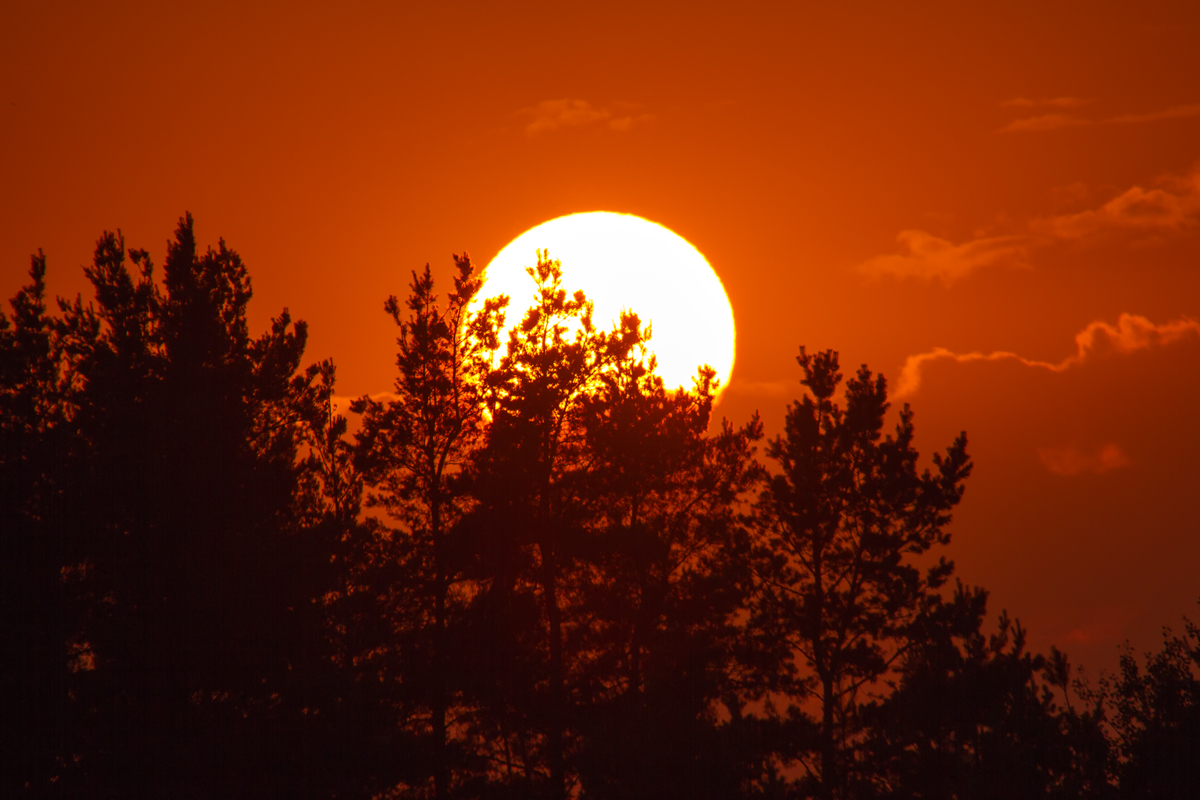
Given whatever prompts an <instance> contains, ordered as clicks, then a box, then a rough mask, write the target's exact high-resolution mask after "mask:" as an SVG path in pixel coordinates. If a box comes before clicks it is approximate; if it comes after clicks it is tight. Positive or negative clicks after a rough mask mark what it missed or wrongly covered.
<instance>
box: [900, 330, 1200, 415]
mask: <svg viewBox="0 0 1200 800" xmlns="http://www.w3.org/2000/svg"><path fill="white" fill-rule="evenodd" d="M1191 336H1198V337H1200V322H1197V321H1196V320H1194V319H1189V318H1186V317H1185V318H1181V319H1177V320H1172V321H1170V322H1164V323H1161V324H1156V323H1154V322H1151V321H1150V320H1148V319H1146V318H1145V317H1143V316H1139V315H1137V314H1122V315H1121V316H1120V317H1118V318H1117V324H1116V325H1110V324H1109V323H1107V322H1103V321H1097V322H1092V323H1090V324H1089V325H1088V326H1087V327H1085V328H1084V329H1083V330H1082V331H1080V332H1079V333H1077V334H1075V353H1074V354H1072V355H1069V356H1067V357H1066V358H1064V359H1062V360H1061V361H1057V362H1055V361H1038V360H1036V359H1030V358H1025V357H1024V356H1021V355H1019V354H1017V353H1012V352H1009V351H1006V350H997V351H993V352H991V353H981V352H971V353H955V352H954V351H952V350H947V349H946V348H944V347H935V348H933V349H932V350H930V351H928V352H925V353H918V354H916V355H912V356H909V357H908V358H907V359H905V361H904V366H903V367H902V368H901V369H900V377H899V379H898V380H897V381H896V392H895V395H894V396H895V397H896V398H903V397H909V396H911V395H913V394H915V393H916V391H917V390H918V389H919V388H920V387H921V371H922V369H923V368H924V366H925V365H926V364H928V363H929V362H931V361H955V362H957V363H960V364H966V363H970V362H973V361H1016V362H1017V363H1020V364H1024V365H1025V366H1027V367H1033V368H1035V369H1045V370H1049V371H1050V372H1065V371H1066V370H1068V369H1071V368H1072V367H1077V366H1079V365H1080V364H1083V363H1084V362H1085V361H1087V360H1088V359H1089V358H1091V357H1092V356H1094V355H1095V354H1096V353H1099V352H1106V351H1107V352H1115V353H1121V354H1128V353H1133V352H1136V351H1138V350H1143V349H1145V348H1148V347H1154V346H1161V345H1167V344H1171V343H1173V342H1177V341H1180V340H1182V339H1185V338H1188V337H1191Z"/></svg>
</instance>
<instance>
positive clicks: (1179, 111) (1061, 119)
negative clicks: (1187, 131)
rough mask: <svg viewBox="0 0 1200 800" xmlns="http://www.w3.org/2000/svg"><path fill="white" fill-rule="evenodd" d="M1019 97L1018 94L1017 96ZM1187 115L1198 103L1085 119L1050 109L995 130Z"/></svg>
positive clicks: (1196, 111)
mask: <svg viewBox="0 0 1200 800" xmlns="http://www.w3.org/2000/svg"><path fill="white" fill-rule="evenodd" d="M1017 99H1018V100H1020V99H1021V98H1017ZM1060 99H1062V100H1073V99H1074V98H1060ZM1005 105H1014V106H1017V105H1019V104H1017V103H1016V102H1015V101H1010V102H1009V103H1006V104H1005ZM1021 107H1025V108H1033V107H1035V105H1034V104H1033V103H1032V101H1029V104H1028V105H1025V106H1021ZM1053 107H1058V108H1069V107H1071V106H1068V105H1054V106H1053ZM1188 117H1200V103H1192V104H1190V105H1182V106H1173V107H1171V108H1166V109H1163V110H1161V111H1151V112H1148V113H1145V114H1121V115H1120V116H1116V117H1105V118H1101V119H1089V118H1087V117H1080V116H1076V115H1073V114H1064V113H1062V112H1051V113H1047V114H1039V115H1037V116H1034V117H1023V118H1021V119H1015V120H1013V121H1012V122H1010V123H1008V124H1007V125H1005V126H1004V127H1003V128H1001V129H1000V130H999V133H1015V132H1018V131H1053V130H1059V129H1061V128H1079V127H1084V126H1091V125H1138V124H1141V123H1144V122H1158V121H1160V120H1166V119H1186V118H1188Z"/></svg>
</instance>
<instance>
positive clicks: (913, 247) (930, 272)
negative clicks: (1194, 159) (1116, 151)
mask: <svg viewBox="0 0 1200 800" xmlns="http://www.w3.org/2000/svg"><path fill="white" fill-rule="evenodd" d="M1156 183H1157V185H1156V186H1154V187H1153V188H1149V189H1147V188H1143V187H1141V186H1133V187H1130V188H1129V189H1127V190H1125V191H1124V192H1122V193H1121V194H1119V195H1117V196H1116V197H1114V198H1112V199H1111V200H1109V201H1108V202H1106V203H1104V204H1103V205H1101V206H1099V207H1096V208H1091V209H1087V210H1084V211H1080V212H1076V213H1071V214H1059V215H1057V216H1053V217H1043V218H1040V219H1035V220H1033V221H1032V222H1030V223H1029V224H1028V225H1027V228H1026V231H1025V232H1024V233H1018V234H1012V235H1007V236H985V237H979V238H976V239H969V240H967V241H965V242H961V243H955V242H952V241H949V240H947V239H942V238H939V237H937V236H934V235H933V234H931V233H929V232H927V231H923V230H905V231H901V232H900V234H899V235H898V236H897V237H896V240H897V241H898V242H899V244H900V246H901V250H902V252H901V253H899V254H891V255H882V256H875V257H874V258H870V259H867V260H866V261H864V262H862V263H861V264H859V265H858V267H857V269H858V270H859V271H860V272H862V273H865V274H867V275H870V276H873V277H879V276H881V275H892V276H894V277H898V278H919V279H926V280H930V279H935V278H936V279H939V280H941V281H942V282H944V283H946V284H950V283H953V282H954V281H957V280H960V279H962V278H964V277H965V276H967V275H969V274H970V273H972V272H974V271H975V270H978V269H981V268H984V267H990V266H993V265H1004V266H1010V267H1012V266H1015V267H1023V266H1027V265H1028V256H1029V253H1030V252H1031V251H1033V250H1035V249H1037V248H1040V247H1046V246H1047V245H1051V244H1054V243H1055V242H1064V241H1076V240H1080V239H1084V238H1087V237H1089V236H1094V235H1097V234H1101V233H1104V232H1106V231H1126V232H1134V233H1140V234H1145V233H1169V232H1171V231H1176V230H1180V229H1182V228H1188V227H1192V226H1195V225H1196V224H1197V223H1200V168H1197V169H1196V170H1194V171H1193V172H1191V173H1190V174H1189V175H1182V176H1180V175H1169V176H1166V177H1163V178H1160V179H1159V180H1158V181H1157V182H1156Z"/></svg>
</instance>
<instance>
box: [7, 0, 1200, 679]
mask: <svg viewBox="0 0 1200 800" xmlns="http://www.w3.org/2000/svg"><path fill="white" fill-rule="evenodd" d="M247 5H248V4H246V3H227V4H218V3H201V4H186V5H185V4H166V3H160V2H154V3H151V2H145V3H104V4H100V3H79V4H64V3H47V2H38V3H32V2H23V1H16V2H14V0H9V2H6V3H4V4H3V5H2V6H0V153H2V154H3V156H2V158H0V293H2V295H3V297H5V298H7V297H10V296H11V295H12V294H13V293H14V292H15V291H16V289H17V288H18V287H19V286H20V285H21V284H22V282H23V279H24V275H25V270H26V269H27V267H28V257H29V254H30V253H31V252H34V251H36V249H37V248H39V247H41V248H44V249H45V251H46V253H47V256H48V258H49V263H50V269H51V275H50V287H51V291H52V292H55V293H59V294H63V295H74V293H75V292H78V291H82V290H83V289H84V288H85V287H84V282H83V277H82V273H81V271H80V269H79V267H80V265H81V264H83V263H85V262H86V261H88V260H89V258H90V255H91V250H92V246H93V243H94V241H95V239H96V237H97V236H98V235H99V234H100V232H101V231H102V230H104V229H106V228H107V229H114V228H118V227H119V228H121V229H122V230H123V231H124V233H125V235H126V238H127V242H128V244H129V245H130V246H136V247H146V248H148V249H150V250H151V253H152V254H153V255H154V257H155V258H156V260H157V261H160V262H161V260H162V253H163V250H164V243H165V241H166V239H167V237H168V236H169V235H170V232H171V230H172V228H173V227H174V225H175V223H176V220H177V218H178V217H179V216H180V215H181V214H183V213H184V211H187V210H190V211H192V212H193V213H194V214H195V215H196V219H197V232H198V234H199V236H200V237H201V239H202V240H203V241H206V242H209V243H214V244H215V241H216V238H217V237H218V236H223V237H225V239H226V240H227V241H228V242H229V244H230V245H231V246H232V247H233V248H235V249H236V250H238V251H239V252H240V253H241V254H242V256H243V257H244V258H245V260H246V262H247V263H248V265H249V266H250V269H251V272H252V275H253V277H254V286H255V290H256V297H255V300H254V302H253V304H252V315H253V319H254V321H255V322H256V324H257V327H258V329H261V328H262V326H264V325H265V324H266V321H267V319H268V317H269V315H272V314H275V313H277V312H278V310H279V309H280V308H281V307H282V306H285V305H286V306H289V307H290V308H291V310H292V312H293V314H295V315H296V316H299V317H301V318H303V319H307V320H308V321H309V322H310V323H311V325H312V338H311V340H310V341H311V344H310V348H309V355H310V358H312V359H318V358H322V357H326V356H332V357H334V358H335V359H336V361H337V363H338V365H339V377H340V384H339V392H340V393H343V394H348V395H357V394H362V393H373V392H379V391H386V390H387V389H388V388H389V387H390V385H391V381H392V372H393V351H394V342H393V340H394V335H395V334H394V330H393V325H392V323H391V321H390V320H389V319H388V318H387V316H386V315H385V314H384V313H383V311H382V302H383V300H384V298H385V297H386V296H387V295H388V294H391V293H397V294H402V293H404V291H405V290H406V283H407V279H408V273H409V270H411V269H414V268H419V267H420V266H422V265H423V264H424V263H425V262H427V261H428V262H431V263H432V264H433V266H434V267H435V269H436V270H438V274H439V275H441V276H446V275H447V274H448V268H449V266H450V263H451V262H450V253H451V252H461V251H462V250H467V251H469V252H470V253H471V254H472V255H473V256H474V257H475V258H476V260H478V261H480V262H483V263H486V261H487V260H489V259H490V258H491V257H492V256H493V255H494V254H495V253H496V252H497V251H498V250H499V249H500V248H501V247H503V246H504V244H506V243H507V242H508V241H509V240H511V239H512V238H513V237H515V236H516V235H518V234H519V233H521V232H522V231H524V230H526V229H527V228H529V227H532V226H533V225H535V224H537V223H540V222H543V221H545V220H548V219H551V218H553V217H556V216H560V215H563V214H567V213H571V212H575V211H590V210H601V209H604V210H614V211H623V212H629V213H635V214H639V215H642V216H644V217H647V218H649V219H652V220H655V221H657V222H660V223H662V224H664V225H666V226H668V227H670V228H671V229H672V230H674V231H676V232H678V233H679V234H680V235H682V236H684V237H685V238H687V239H688V240H689V241H691V242H692V243H693V244H695V245H696V246H697V247H698V248H699V249H700V250H701V251H702V252H703V253H704V254H705V255H706V256H707V257H708V259H709V261H710V262H711V263H712V264H713V266H714V267H715V268H716V270H717V272H718V273H719V275H720V276H721V278H722V280H723V281H724V284H725V287H726V289H727V291H728V293H729V295H730V298H731V300H732V303H733V307H734V313H735V316H736V320H737V324H738V352H737V359H738V361H737V367H736V370H735V373H734V377H733V380H732V382H731V384H730V387H729V391H728V392H727V393H726V395H725V396H724V399H723V401H722V403H721V405H720V407H719V413H721V414H725V415H727V416H729V417H730V418H732V419H733V420H735V421H739V422H740V421H742V420H744V419H745V418H746V417H747V416H748V415H749V414H750V413H751V412H752V411H754V410H755V409H759V410H761V411H762V412H763V415H764V418H765V420H766V422H767V425H768V430H769V431H770V430H778V428H779V426H780V420H781V416H782V412H783V408H784V405H785V403H786V402H787V401H788V400H789V399H790V398H792V397H794V396H795V395H796V393H797V392H798V390H799V386H798V384H797V383H796V380H797V376H798V371H797V368H796V366H795V363H794V361H793V356H794V354H795V352H796V347H797V346H798V345H799V344H805V345H807V346H808V347H809V348H810V349H815V348H825V347H833V348H836V349H838V350H840V351H841V353H842V358H843V363H844V366H845V367H846V370H847V371H849V370H852V369H853V368H854V367H855V366H856V365H857V364H859V363H861V362H867V363H868V364H869V365H870V366H871V367H872V368H874V369H877V370H880V371H883V372H884V373H885V374H887V375H888V376H889V378H891V379H892V380H893V386H895V385H896V382H897V380H898V379H899V377H900V374H901V370H902V368H903V366H904V365H905V363H906V360H908V359H909V358H910V357H913V356H918V355H920V354H922V353H930V352H932V351H933V349H934V348H935V347H942V348H946V349H947V350H948V351H950V352H952V353H955V354H958V355H960V356H961V355H963V354H968V353H980V354H989V353H993V352H995V351H1004V352H1009V353H1012V354H1014V355H1015V356H1018V357H1019V359H1025V361H1028V362H1034V361H1038V362H1046V363H1048V364H1059V363H1060V362H1063V360H1064V359H1069V358H1070V357H1072V356H1074V355H1077V354H1078V353H1082V358H1079V359H1076V360H1075V361H1070V362H1067V363H1066V366H1064V367H1063V368H1062V369H1061V370H1060V371H1052V370H1049V369H1046V368H1044V367H1040V366H1037V365H1033V366H1030V365H1028V364H1026V363H1025V362H1023V361H1021V360H1019V359H1018V358H1015V357H1003V358H996V359H992V360H976V361H969V362H963V361H960V360H957V359H954V358H950V357H945V358H941V359H936V360H931V361H926V362H924V367H923V369H922V371H921V383H920V385H919V387H918V388H916V390H915V391H914V392H913V393H912V394H911V395H910V396H909V397H908V398H907V399H908V400H910V401H911V402H912V403H913V405H914V407H915V408H916V411H917V426H918V433H919V437H920V444H921V446H922V447H923V449H924V450H925V451H927V452H928V451H930V450H931V449H933V448H935V447H938V448H940V447H942V446H944V445H945V444H947V443H949V441H950V439H951V438H952V436H953V434H954V433H956V432H957V431H958V430H960V429H964V428H965V429H966V430H967V431H968V433H969V435H970V437H971V442H972V445H971V449H972V453H973V455H974V457H975V460H976V463H977V468H976V472H975V475H974V477H973V478H972V479H971V480H970V482H969V484H968V491H967V496H966V499H965V501H964V503H963V505H962V507H961V509H960V512H959V514H958V516H957V518H956V521H955V523H954V526H953V533H954V542H953V544H952V545H951V555H952V557H954V558H955V559H957V561H958V564H959V574H960V576H961V577H962V578H963V579H964V580H965V581H967V582H971V583H978V584H981V585H983V586H985V587H987V588H989V589H990V590H992V597H993V601H992V602H993V610H994V611H996V612H999V610H1000V609H1001V608H1007V609H1008V610H1009V611H1010V613H1012V614H1013V615H1015V616H1018V617H1020V618H1021V620H1022V621H1023V622H1024V623H1025V624H1026V625H1027V626H1028V627H1029V628H1030V629H1031V634H1032V635H1031V642H1032V644H1033V645H1034V646H1035V647H1038V648H1044V647H1046V646H1048V645H1049V644H1050V643H1057V644H1058V645H1060V646H1062V647H1064V648H1065V649H1066V650H1067V651H1068V652H1069V653H1070V654H1071V655H1072V656H1073V657H1074V658H1075V659H1076V660H1082V661H1083V662H1085V663H1086V664H1087V665H1088V666H1089V667H1090V668H1091V670H1092V671H1093V674H1094V671H1095V670H1096V669H1098V668H1100V667H1111V666H1113V665H1114V664H1115V661H1116V655H1117V650H1116V645H1117V644H1118V643H1119V642H1121V641H1123V640H1125V639H1126V638H1128V639H1130V640H1131V641H1132V642H1133V644H1134V646H1135V647H1136V648H1138V649H1143V648H1147V647H1151V646H1155V645H1156V644H1157V636H1158V630H1159V627H1160V626H1161V625H1162V624H1167V623H1175V624H1177V623H1178V619H1179V616H1180V615H1181V614H1184V613H1191V614H1192V615H1193V616H1195V615H1196V606H1195V601H1196V598H1197V597H1198V596H1200V505H1198V503H1197V497H1200V420H1198V415H1197V409H1198V408H1200V328H1192V327H1189V323H1188V320H1189V319H1191V320H1194V319H1196V318H1200V232H1198V225H1197V223H1200V177H1198V176H1200V171H1198V167H1197V162H1198V159H1200V47H1197V44H1196V43H1197V42H1198V41H1200V4H1196V3H1192V2H1177V3H1139V4H1137V5H1136V6H1135V5H1133V4H1117V3H1096V2H1086V3H1085V2H1070V3H1067V2H1064V3H1045V2H1024V3H1017V2H1009V3H1004V4H992V7H990V8H988V9H986V10H981V9H980V8H979V7H978V6H980V5H982V4H963V3H949V2H947V3H877V2H871V3H868V2H857V3H846V4H818V3H799V2H776V3H754V4H733V3H728V4H716V3H712V4H707V5H697V4H695V3H651V2H646V1H645V0H642V2H634V3H615V2H605V3H544V4H514V3H503V4H501V3H489V4H474V3H463V2H456V3H440V4H434V3H423V4H416V3H408V4H399V3H355V4H328V3H322V4H313V3H279V4H263V3H260V4H254V5H253V6H252V7H247ZM968 6H969V7H968ZM904 232H907V233H904ZM1123 313H1128V314H1135V315H1140V316H1141V317H1143V318H1144V320H1142V321H1138V320H1133V321H1132V322H1130V321H1129V320H1128V319H1127V324H1126V327H1125V328H1123V329H1117V328H1115V327H1114V329H1113V330H1114V331H1116V332H1115V333H1106V332H1105V329H1104V328H1094V329H1093V330H1094V331H1095V332H1096V333H1095V336H1094V337H1093V340H1092V342H1091V344H1090V345H1089V346H1087V347H1085V348H1084V349H1083V350H1078V349H1077V344H1076V341H1075V337H1076V335H1077V334H1079V333H1080V332H1081V331H1084V330H1085V329H1087V328H1088V326H1089V325H1090V324H1092V323H1096V322H1100V323H1105V324H1107V325H1109V326H1117V324H1118V320H1119V318H1120V315H1121V314H1123ZM1172 324H1174V327H1163V326H1170V325H1172Z"/></svg>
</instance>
